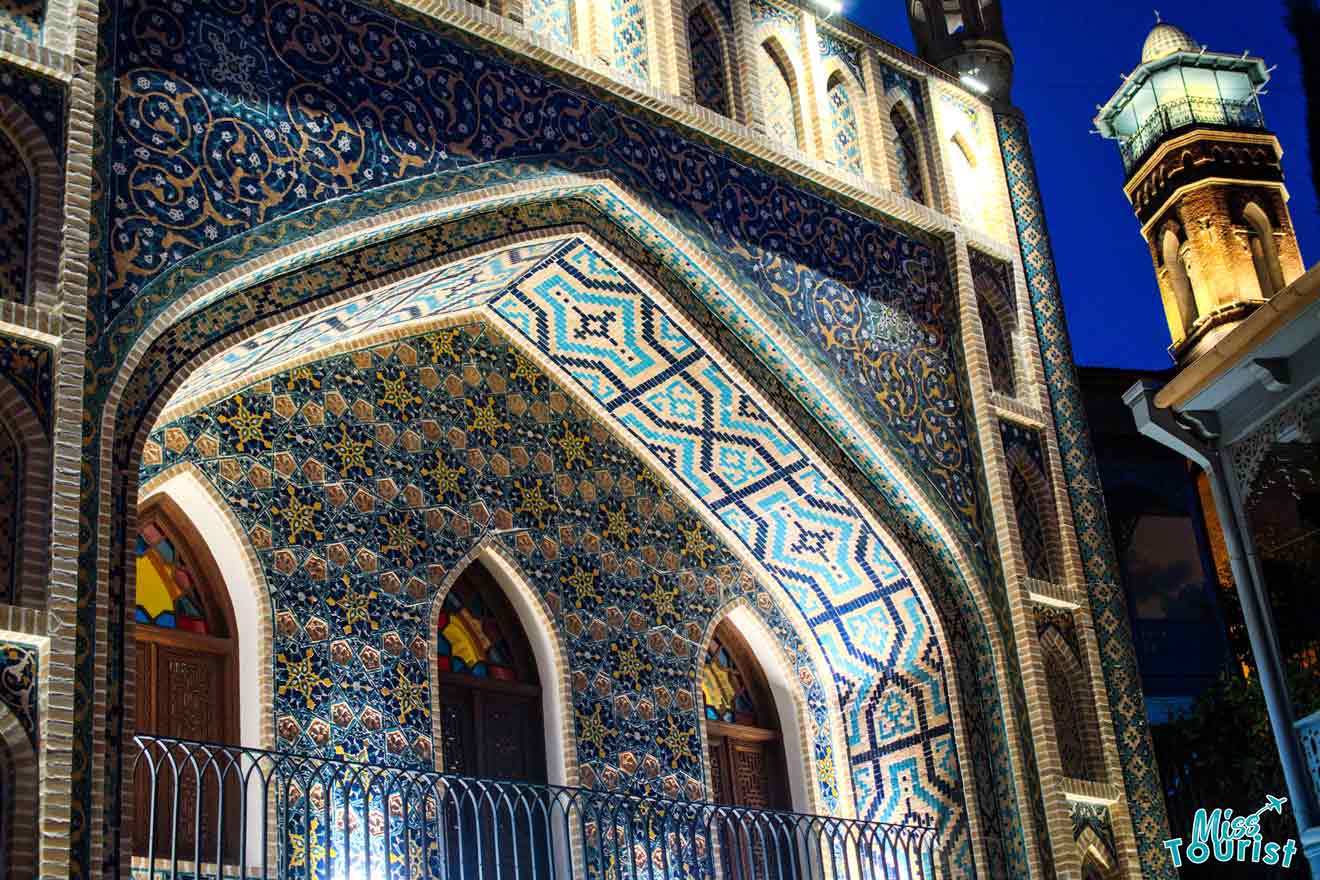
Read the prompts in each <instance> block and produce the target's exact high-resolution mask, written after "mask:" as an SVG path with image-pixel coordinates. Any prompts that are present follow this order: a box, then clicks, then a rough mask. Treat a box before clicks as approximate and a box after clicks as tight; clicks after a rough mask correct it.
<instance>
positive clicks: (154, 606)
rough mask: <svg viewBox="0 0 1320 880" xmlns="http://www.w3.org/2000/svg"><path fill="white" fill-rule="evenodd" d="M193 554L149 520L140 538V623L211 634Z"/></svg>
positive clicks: (138, 597)
mask: <svg viewBox="0 0 1320 880" xmlns="http://www.w3.org/2000/svg"><path fill="white" fill-rule="evenodd" d="M190 557H191V554H190V553H188V552H187V550H186V549H185V548H184V547H183V546H182V545H181V544H180V542H178V541H177V540H176V539H175V538H172V537H170V536H169V535H167V534H166V532H165V530H164V529H163V528H162V527H161V524H160V523H159V522H157V521H154V520H149V521H148V522H147V523H146V524H145V525H143V526H142V528H141V529H139V531H138V537H137V615H136V616H137V622H138V623H145V624H150V625H152V626H162V627H168V628H170V629H182V630H187V631H188V632H195V633H207V634H213V633H211V628H210V626H209V625H208V624H207V620H206V606H205V605H204V604H203V602H202V598H201V595H200V591H199V588H200V586H201V582H200V580H199V578H198V574H197V570H196V568H195V566H194V565H193V560H192V559H191V558H190Z"/></svg>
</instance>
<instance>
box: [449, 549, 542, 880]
mask: <svg viewBox="0 0 1320 880" xmlns="http://www.w3.org/2000/svg"><path fill="white" fill-rule="evenodd" d="M435 646H436V648H435V653H436V661H435V680H434V686H435V688H436V703H437V705H438V706H439V714H440V718H439V728H440V735H439V742H438V745H439V752H440V754H439V759H440V762H441V767H442V768H443V769H444V771H445V772H446V773H448V774H453V775H455V776H464V777H475V779H471V780H463V781H455V782H454V783H452V784H450V785H448V786H446V787H445V795H444V801H443V803H442V805H441V810H442V812H443V813H445V815H446V816H447V819H446V820H445V823H444V824H445V827H446V829H447V830H446V840H445V861H446V864H447V865H448V870H449V871H450V872H452V875H453V876H458V877H462V878H464V880H486V878H491V880H514V878H517V877H520V876H525V875H527V873H528V872H531V874H532V876H550V866H549V859H550V852H551V847H552V843H551V827H550V822H549V821H548V819H549V814H548V811H547V803H546V798H547V795H546V793H545V792H544V790H541V789H535V788H532V787H530V786H529V785H528V783H544V782H545V781H546V760H545V758H546V756H545V731H544V725H543V724H542V721H541V683H540V679H539V677H538V675H537V671H536V658H535V657H534V656H533V654H532V648H531V643H530V642H529V641H528V639H527V634H526V632H524V631H523V628H522V625H521V623H520V622H519V620H518V615H517V613H516V612H515V611H514V609H513V606H512V605H510V604H509V600H508V598H507V597H506V596H505V595H504V592H503V591H502V590H501V589H500V587H499V585H498V584H497V583H496V581H495V577H494V575H493V574H491V572H490V570H489V569H488V568H486V567H485V566H484V565H483V564H482V563H481V562H480V561H474V562H473V563H472V564H471V565H469V566H468V567H467V568H466V569H464V570H463V572H462V573H461V574H460V575H459V576H458V579H457V580H456V581H455V582H454V584H453V586H452V587H450V589H449V592H448V593H447V594H445V597H444V599H443V600H442V605H441V608H440V610H439V613H438V615H437V616H436V633H435ZM492 780H494V781H493V782H492Z"/></svg>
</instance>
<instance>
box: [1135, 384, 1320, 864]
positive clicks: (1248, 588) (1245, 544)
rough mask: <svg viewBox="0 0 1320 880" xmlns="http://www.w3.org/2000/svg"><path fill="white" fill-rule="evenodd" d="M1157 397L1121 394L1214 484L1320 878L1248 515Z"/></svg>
mask: <svg viewBox="0 0 1320 880" xmlns="http://www.w3.org/2000/svg"><path fill="white" fill-rule="evenodd" d="M1154 396H1155V389H1154V388H1152V387H1148V386H1147V385H1146V384H1145V383H1144V382H1143V383H1138V384H1137V385H1135V386H1133V387H1132V388H1130V389H1129V390H1128V391H1127V393H1126V394H1124V395H1123V400H1124V402H1125V403H1126V404H1127V405H1128V407H1129V408H1130V409H1131V410H1132V414H1133V417H1134V418H1135V419H1136V423H1137V430H1139V431H1140V432H1141V433H1142V434H1144V435H1145V436H1147V437H1150V438H1151V439H1152V440H1155V441H1156V442H1158V443H1160V444H1161V445H1162V446H1166V447H1168V448H1169V449H1172V450H1174V451H1175V452H1177V453H1179V454H1180V455H1182V456H1183V457H1184V458H1187V459H1188V460H1190V461H1192V462H1193V463H1194V464H1196V465H1198V466H1199V467H1200V468H1201V469H1202V470H1204V471H1205V473H1206V476H1207V478H1208V479H1209V481H1210V491H1211V494H1212V495H1213V497H1214V501H1215V514H1216V516H1218V518H1219V524H1220V527H1221V528H1222V529H1223V532H1224V549H1225V552H1226V553H1227V554H1228V561H1229V565H1230V567H1231V568H1232V571H1233V581H1234V585H1235V587H1236V589H1237V594H1238V600H1239V601H1240V602H1241V603H1242V617H1243V620H1244V622H1245V623H1246V626H1247V637H1248V639H1249V641H1250V643H1251V655H1252V658H1253V659H1254V660H1255V661H1256V672H1257V674H1258V675H1259V676H1260V684H1261V690H1262V692H1263V693H1264V696H1265V708H1266V711H1267V712H1268V713H1269V719H1270V728H1271V731H1272V732H1273V734H1274V745H1275V748H1276V749H1277V751H1278V753H1279V763H1280V764H1281V765H1282V766H1283V778H1284V783H1285V785H1286V786H1287V788H1288V798H1289V801H1290V803H1291V804H1292V808H1293V817H1294V818H1295V819H1296V821H1297V828H1298V834H1299V837H1300V838H1301V844H1302V849H1303V852H1304V853H1305V854H1306V858H1307V860H1308V861H1309V862H1310V869H1311V877H1312V880H1320V839H1317V835H1316V834H1315V830H1314V826H1315V816H1316V811H1315V806H1314V805H1315V797H1316V792H1314V791H1313V790H1312V786H1311V778H1310V771H1309V769H1308V768H1307V766H1306V760H1305V757H1304V756H1303V755H1302V750H1301V744H1300V743H1299V742H1298V740H1297V731H1296V728H1295V727H1294V726H1293V720H1294V719H1293V713H1292V705H1291V703H1290V701H1289V699H1288V682H1287V677H1286V675H1285V672H1284V664H1283V653H1282V651H1280V649H1279V642H1278V637H1277V634H1276V629H1275V625H1274V615H1273V613H1272V612H1271V610H1270V605H1269V601H1268V598H1267V597H1266V594H1265V590H1264V580H1263V578H1262V577H1261V576H1260V561H1259V559H1258V558H1257V556H1256V549H1255V542H1254V541H1253V540H1252V538H1251V529H1250V526H1249V524H1248V522H1247V518H1246V511H1245V510H1244V509H1243V507H1242V503H1241V502H1242V499H1241V495H1240V493H1239V491H1238V488H1239V487H1237V486H1235V485H1234V483H1235V480H1234V478H1233V472H1232V470H1231V464H1229V463H1228V462H1227V461H1226V459H1225V457H1224V456H1223V454H1222V452H1221V450H1220V449H1219V447H1218V446H1217V445H1211V444H1209V443H1206V442H1203V441H1202V440H1201V439H1200V438H1199V437H1196V436H1194V435H1193V434H1192V433H1191V432H1190V431H1188V430H1187V429H1186V428H1185V427H1183V426H1182V425H1180V424H1178V423H1177V422H1175V421H1174V418H1173V414H1172V413H1170V412H1169V411H1168V410H1163V409H1157V408H1156V407H1155V405H1154ZM1205 806H1207V807H1212V806H1214V805H1212V804H1206V805H1205ZM1308 832H1311V833H1309V834H1308ZM1308 843H1309V844H1310V845H1309V846H1308Z"/></svg>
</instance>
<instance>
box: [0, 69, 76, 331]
mask: <svg viewBox="0 0 1320 880" xmlns="http://www.w3.org/2000/svg"><path fill="white" fill-rule="evenodd" d="M63 196H64V177H63V174H62V173H61V168H60V163H59V160H58V159H57V158H56V155H55V152H54V150H53V149H52V146H51V145H50V144H49V143H47V141H46V136H45V135H44V134H43V133H42V131H41V129H40V128H38V127H37V125H36V123H34V122H33V121H32V119H31V117H29V116H28V115H27V112H26V111H24V109H23V108H22V107H20V106H19V104H18V103H17V102H15V101H14V100H13V99H11V98H9V97H7V96H4V95H0V300H10V301H13V302H19V303H24V304H32V305H38V306H43V307H46V308H50V307H53V306H54V305H55V304H56V301H57V297H58V292H57V289H56V288H57V280H58V278H57V276H58V272H59V257H60V246H61V241H62V239H61V236H60V235H59V229H60V222H61V220H60V211H61V209H62V207H63Z"/></svg>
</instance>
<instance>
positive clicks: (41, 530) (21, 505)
mask: <svg viewBox="0 0 1320 880" xmlns="http://www.w3.org/2000/svg"><path fill="white" fill-rule="evenodd" d="M0 480H2V481H3V483H0V485H4V486H6V487H7V488H6V492H5V496H4V498H3V499H0V603H4V604H12V605H19V606H23V607H26V608H42V607H45V604H46V590H47V588H48V584H47V580H46V573H47V571H48V570H49V568H50V510H51V495H50V488H51V483H50V480H51V451H50V440H49V439H48V437H47V435H46V431H45V429H44V428H43V427H42V425H41V423H40V422H39V421H38V419H37V415H36V413H34V412H33V410H32V407H31V405H30V404H29V403H28V401H27V400H26V399H24V397H23V395H22V394H21V393H20V392H19V391H18V390H17V389H16V388H15V387H14V386H13V385H12V384H10V383H9V382H8V381H6V379H5V378H4V377H0Z"/></svg>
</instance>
